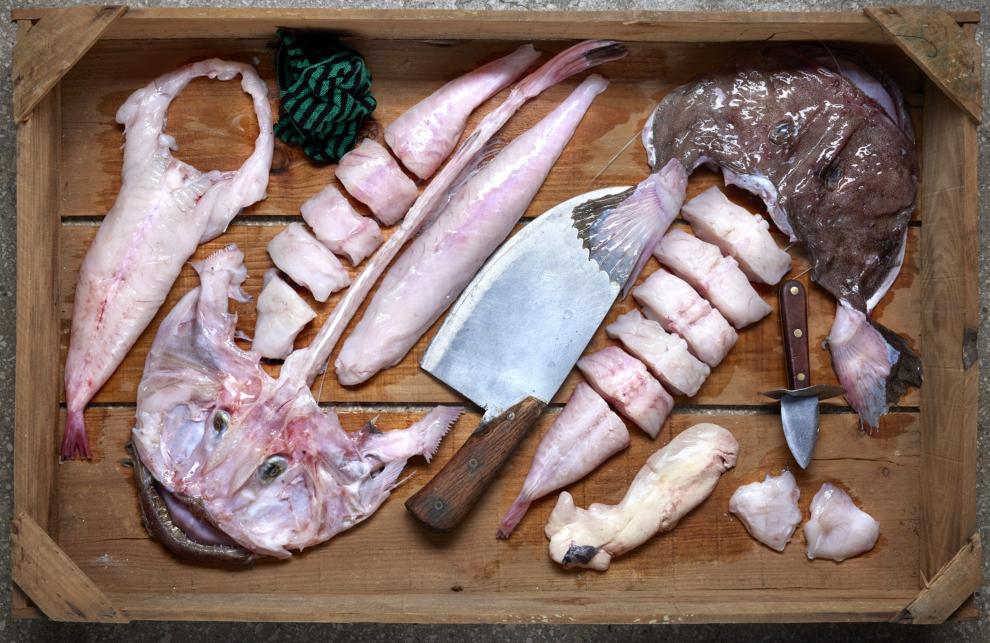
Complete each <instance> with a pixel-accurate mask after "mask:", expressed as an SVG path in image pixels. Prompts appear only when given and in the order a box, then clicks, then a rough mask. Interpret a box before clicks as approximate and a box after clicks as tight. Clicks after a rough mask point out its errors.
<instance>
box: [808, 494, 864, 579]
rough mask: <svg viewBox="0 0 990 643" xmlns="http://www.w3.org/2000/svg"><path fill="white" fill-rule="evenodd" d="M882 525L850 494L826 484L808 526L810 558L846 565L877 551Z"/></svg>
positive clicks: (814, 500)
mask: <svg viewBox="0 0 990 643" xmlns="http://www.w3.org/2000/svg"><path fill="white" fill-rule="evenodd" d="M879 537H880V523H879V522H877V521H876V520H874V519H873V517H872V516H870V514H868V513H866V512H865V511H863V510H862V509H860V508H859V507H857V506H856V503H855V502H853V499H852V498H850V497H849V494H848V493H846V492H845V491H843V490H842V489H839V488H837V487H836V486H835V485H833V484H831V483H829V482H826V483H825V484H823V485H822V488H821V489H819V490H818V493H816V494H815V497H814V498H812V500H811V518H810V519H808V522H806V523H804V539H805V540H806V541H808V558H829V559H831V560H834V561H836V562H840V563H841V562H842V561H844V560H845V559H847V558H852V557H853V556H859V555H860V554H863V553H865V552H868V551H870V550H871V549H873V545H875V544H877V539H878V538H879Z"/></svg>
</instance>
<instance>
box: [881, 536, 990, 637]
mask: <svg viewBox="0 0 990 643" xmlns="http://www.w3.org/2000/svg"><path fill="white" fill-rule="evenodd" d="M982 576H983V547H982V545H981V544H980V533H979V532H977V533H975V534H973V537H972V538H970V539H969V542H968V543H966V545H964V546H963V548H962V549H960V550H959V553H957V554H956V555H955V556H953V557H952V560H950V561H949V562H948V563H946V564H945V567H943V568H942V569H940V570H939V572H938V574H936V575H935V578H933V579H932V580H931V582H930V583H928V584H927V586H926V587H925V589H923V590H921V593H920V594H918V597H917V598H915V599H914V600H913V601H911V604H910V605H908V606H907V607H905V608H904V610H903V612H901V614H899V615H898V616H897V617H895V618H894V622H895V623H896V622H912V623H915V624H918V625H932V624H937V623H942V622H943V621H945V620H946V619H947V618H948V617H949V616H951V615H952V614H953V613H954V612H955V611H956V610H957V609H958V608H959V606H960V604H962V603H963V601H965V600H966V599H967V598H969V597H970V596H971V595H972V594H973V592H975V591H977V590H978V589H979V588H980V579H981V578H982Z"/></svg>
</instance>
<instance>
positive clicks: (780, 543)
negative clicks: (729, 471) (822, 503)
mask: <svg viewBox="0 0 990 643" xmlns="http://www.w3.org/2000/svg"><path fill="white" fill-rule="evenodd" d="M800 497H801V490H800V489H798V486H797V480H795V479H794V474H793V473H791V472H790V470H789V469H784V470H783V471H782V472H781V474H780V475H779V476H771V475H770V472H769V471H768V472H767V474H766V477H764V478H763V482H752V483H750V484H747V485H743V486H741V487H739V488H738V489H736V492H735V493H733V494H732V497H731V498H729V511H731V512H732V513H734V514H735V515H736V516H737V517H738V518H739V521H740V522H742V524H743V526H744V527H746V531H748V532H749V535H750V536H752V537H753V538H755V539H757V540H758V541H760V542H761V543H763V544H764V545H766V546H767V547H769V548H770V549H773V550H775V551H784V547H786V546H787V543H789V542H791V536H793V535H794V530H795V529H797V526H798V524H799V523H800V522H801V517H802V516H801V508H800V507H798V499H799V498H800Z"/></svg>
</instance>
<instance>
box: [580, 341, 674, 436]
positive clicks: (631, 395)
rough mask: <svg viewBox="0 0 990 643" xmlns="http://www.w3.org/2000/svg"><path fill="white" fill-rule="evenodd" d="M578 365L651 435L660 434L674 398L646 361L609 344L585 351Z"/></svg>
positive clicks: (602, 392)
mask: <svg viewBox="0 0 990 643" xmlns="http://www.w3.org/2000/svg"><path fill="white" fill-rule="evenodd" d="M577 367H578V369H580V370H581V373H582V374H583V375H584V377H585V379H587V380H588V383H589V384H590V385H591V387H592V388H593V389H595V391H597V392H598V394H599V395H601V396H602V397H603V398H605V401H606V402H608V403H609V404H611V405H612V406H614V407H615V408H616V409H617V410H618V411H619V413H621V414H622V415H624V416H626V417H627V418H629V419H630V420H632V422H633V424H635V425H636V426H638V427H639V428H641V429H643V431H645V432H646V433H647V434H648V435H649V436H650V437H651V438H655V437H657V434H658V433H660V427H661V426H663V423H664V420H666V419H667V415H668V414H669V413H670V410H671V409H672V408H674V398H672V397H670V394H669V393H668V392H667V391H665V390H664V388H663V387H662V386H660V382H658V381H656V380H655V379H654V378H653V376H652V375H650V373H649V371H647V370H646V366H644V365H643V362H641V361H639V360H638V359H636V358H635V357H632V356H631V355H629V354H628V353H626V352H625V351H624V350H622V349H621V348H618V347H616V346H609V347H608V348H605V349H603V350H600V351H598V352H597V353H592V354H591V355H585V356H584V357H582V358H581V359H579V360H578V362H577Z"/></svg>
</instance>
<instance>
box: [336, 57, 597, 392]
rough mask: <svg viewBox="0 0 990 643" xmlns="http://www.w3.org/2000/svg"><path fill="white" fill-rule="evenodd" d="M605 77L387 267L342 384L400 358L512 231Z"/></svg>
mask: <svg viewBox="0 0 990 643" xmlns="http://www.w3.org/2000/svg"><path fill="white" fill-rule="evenodd" d="M607 86H608V82H607V81H606V80H604V79H603V78H602V77H601V76H597V75H592V76H589V77H588V78H587V79H586V80H585V81H584V82H583V83H581V85H580V86H579V87H578V88H577V89H576V90H574V92H573V93H572V94H571V95H570V97H568V98H567V99H566V100H565V101H564V102H563V103H561V104H560V105H559V106H558V107H557V108H556V109H555V110H554V111H553V112H551V113H550V114H549V115H548V116H547V117H546V118H544V119H543V120H542V121H540V122H539V123H537V124H536V125H535V126H533V127H532V128H531V129H529V130H527V131H526V132H524V133H523V134H521V135H519V136H518V137H517V138H516V139H515V140H514V141H512V142H511V143H510V144H509V145H508V146H506V147H505V148H504V149H503V150H502V151H501V152H499V153H498V155H497V156H495V158H494V159H493V160H492V161H491V162H490V163H488V165H486V166H485V167H483V168H482V169H481V170H480V171H479V172H478V173H477V174H476V175H474V176H473V177H472V178H471V179H470V180H469V181H468V182H467V183H466V184H465V185H464V186H463V187H462V188H461V189H460V190H459V191H458V192H457V194H456V195H455V196H454V197H453V199H451V201H450V203H449V204H448V205H447V207H446V208H444V210H443V211H442V212H441V214H440V216H439V217H437V219H436V221H435V222H434V223H433V224H432V225H431V226H430V227H429V228H427V229H426V231H425V232H424V233H423V234H422V235H420V236H419V238H417V239H416V240H415V241H413V242H412V243H411V244H410V245H409V247H408V248H407V249H406V251H405V252H404V253H403V254H402V256H401V257H399V259H398V260H397V261H396V262H395V264H393V265H392V267H391V269H390V270H389V271H388V273H387V274H386V275H385V278H384V279H383V280H382V284H381V286H379V288H378V291H377V292H376V293H375V296H374V297H373V298H372V300H371V303H370V304H369V305H368V308H367V310H366V311H365V313H364V316H363V317H362V318H361V321H360V322H358V324H357V326H356V327H355V328H354V330H353V331H352V332H351V334H350V336H348V338H347V339H346V340H344V345H343V347H342V348H341V349H340V353H339V354H338V356H337V361H336V362H335V366H336V369H337V379H338V380H339V381H340V383H341V384H343V385H345V386H351V385H354V384H360V383H361V382H364V381H366V380H367V379H368V378H370V377H371V376H372V375H374V374H375V373H377V372H378V371H379V370H381V369H383V368H389V367H391V366H394V365H395V364H397V363H399V361H400V360H401V359H402V358H403V356H405V354H406V353H407V352H408V351H409V349H410V348H412V346H413V345H414V344H415V343H416V341H417V340H418V339H419V338H420V337H422V335H423V333H425V332H426V331H427V330H429V328H430V326H432V325H433V322H435V321H436V320H437V319H438V318H439V317H440V315H442V314H443V312H444V311H445V310H446V309H447V308H448V307H449V306H450V305H451V304H453V303H454V300H455V299H457V296H458V295H459V294H460V293H461V291H462V290H463V289H464V287H465V286H467V284H468V283H469V282H470V281H471V278H472V277H474V274H475V273H476V272H477V271H478V269H480V268H481V266H482V264H483V263H484V262H485V259H487V258H488V255H490V254H491V253H492V252H494V251H495V249H496V248H497V247H498V245H499V244H500V243H502V241H504V240H505V238H506V237H507V236H508V235H509V233H510V232H511V231H512V227H513V226H514V225H515V224H516V223H517V222H518V221H519V218H520V217H521V216H522V215H523V213H524V212H526V208H527V207H529V204H530V202H531V201H532V200H533V197H534V196H536V193H537V191H538V190H539V189H540V187H541V186H542V185H543V181H544V179H545V178H546V176H547V174H548V173H549V172H550V169H551V168H552V167H553V165H554V163H555V162H556V161H557V158H558V157H559V156H560V153H561V152H562V151H563V150H564V147H565V146H566V145H567V142H568V141H569V140H570V138H571V135H572V134H573V133H574V130H575V129H576V128H577V126H578V123H580V122H581V119H582V118H583V117H584V114H585V112H586V111H587V109H588V107H589V106H590V105H591V102H592V101H593V100H594V99H595V97H596V96H598V94H600V93H601V92H603V91H604V90H605V88H606V87H607Z"/></svg>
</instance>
